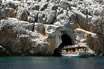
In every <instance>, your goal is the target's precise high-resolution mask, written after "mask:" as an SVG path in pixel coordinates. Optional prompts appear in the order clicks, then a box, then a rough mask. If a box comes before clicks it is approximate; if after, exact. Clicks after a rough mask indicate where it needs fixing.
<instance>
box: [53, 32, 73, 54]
mask: <svg viewBox="0 0 104 69" xmlns="http://www.w3.org/2000/svg"><path fill="white" fill-rule="evenodd" d="M61 40H62V43H61V44H60V45H59V48H56V49H55V50H54V56H60V51H61V49H62V48H63V47H64V46H67V45H73V44H74V43H73V41H72V39H71V38H70V36H68V35H67V34H63V35H62V36H61Z"/></svg>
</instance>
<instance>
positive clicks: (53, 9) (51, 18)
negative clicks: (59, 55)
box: [0, 0, 104, 56]
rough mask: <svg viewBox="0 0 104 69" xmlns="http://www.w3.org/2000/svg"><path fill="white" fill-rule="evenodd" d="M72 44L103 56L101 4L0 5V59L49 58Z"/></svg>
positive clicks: (37, 1) (60, 0) (36, 1)
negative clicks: (56, 51)
mask: <svg viewBox="0 0 104 69" xmlns="http://www.w3.org/2000/svg"><path fill="white" fill-rule="evenodd" d="M72 44H84V45H87V46H88V47H89V48H90V49H91V50H92V51H94V52H95V55H96V56H103V55H104V1H103V0H24V1H22V0H2V1H1V2H0V56H16V55H18V56H26V55H33V56H35V55H42V56H43V55H44V56H46V55H53V54H54V52H55V50H56V49H58V48H62V47H63V46H65V45H72Z"/></svg>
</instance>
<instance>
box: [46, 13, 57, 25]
mask: <svg viewBox="0 0 104 69" xmlns="http://www.w3.org/2000/svg"><path fill="white" fill-rule="evenodd" d="M55 18H56V11H49V14H48V15H47V20H46V23H48V24H52V22H54V20H55Z"/></svg>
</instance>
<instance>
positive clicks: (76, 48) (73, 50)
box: [61, 45, 94, 57]
mask: <svg viewBox="0 0 104 69" xmlns="http://www.w3.org/2000/svg"><path fill="white" fill-rule="evenodd" d="M61 55H62V56H69V57H71V56H77V57H80V56H92V55H94V53H92V52H91V51H90V50H89V48H88V47H87V46H80V45H68V46H65V47H64V48H63V49H62V50H61Z"/></svg>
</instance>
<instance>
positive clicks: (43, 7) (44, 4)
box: [40, 2, 48, 11]
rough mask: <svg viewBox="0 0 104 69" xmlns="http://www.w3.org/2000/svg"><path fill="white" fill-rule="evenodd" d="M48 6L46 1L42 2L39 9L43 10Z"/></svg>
mask: <svg viewBox="0 0 104 69" xmlns="http://www.w3.org/2000/svg"><path fill="white" fill-rule="evenodd" d="M47 7H48V3H47V2H46V3H43V4H42V5H41V7H40V11H44V10H45V9H46V8H47Z"/></svg>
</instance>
